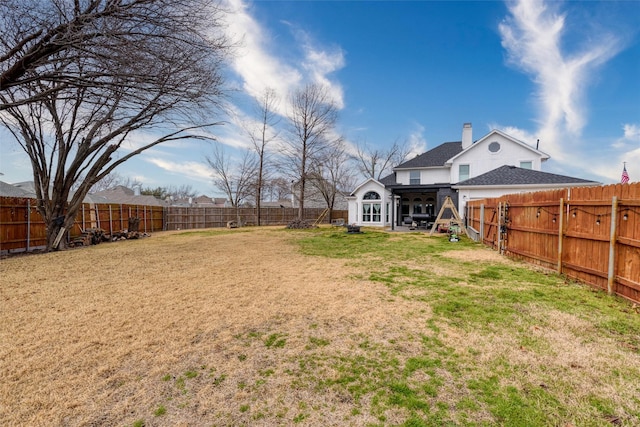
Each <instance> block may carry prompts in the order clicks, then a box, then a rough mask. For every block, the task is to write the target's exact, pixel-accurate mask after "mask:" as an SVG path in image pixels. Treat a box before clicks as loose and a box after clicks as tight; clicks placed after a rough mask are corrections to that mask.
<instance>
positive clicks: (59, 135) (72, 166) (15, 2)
mask: <svg viewBox="0 0 640 427" xmlns="http://www.w3.org/2000/svg"><path fill="white" fill-rule="evenodd" d="M222 17H223V11H222V9H220V8H219V7H218V6H216V4H214V3H212V2H210V1H209V0H119V1H112V0H73V1H72V0H3V1H2V2H0V40H1V41H0V122H1V123H2V124H4V126H6V127H7V128H8V129H9V131H10V132H11V133H12V134H13V136H14V137H15V139H16V140H17V141H18V143H19V145H20V146H21V147H22V149H23V150H24V151H25V153H26V154H27V155H28V157H29V159H30V161H31V166H32V169H33V177H34V183H35V188H36V195H37V198H38V210H39V212H40V213H41V214H42V216H43V218H44V221H45V223H46V224H47V249H49V250H51V249H52V248H54V246H57V243H58V242H59V241H60V238H61V237H62V235H63V233H64V231H65V230H68V229H70V228H71V226H72V225H73V222H74V218H75V215H76V213H77V211H78V209H79V208H80V206H81V204H82V200H83V198H84V196H85V195H86V193H87V192H88V191H89V190H90V189H91V187H92V186H93V185H94V184H95V183H96V182H98V181H100V180H101V179H103V178H104V177H106V176H107V175H108V174H109V173H111V172H112V171H113V170H114V169H115V168H116V166H118V165H120V164H122V163H123V162H125V161H127V160H129V159H130V158H131V157H133V156H135V155H137V154H139V153H141V152H143V151H144V150H146V149H148V148H151V147H153V146H156V145H158V144H161V143H164V142H166V141H172V140H179V139H184V138H194V137H195V138H203V137H202V136H193V135H190V134H189V133H190V131H191V130H193V129H196V128H202V127H204V126H209V125H212V124H214V123H210V122H209V120H208V119H207V115H208V112H211V111H213V110H212V108H213V107H215V106H218V105H219V100H220V97H221V96H222V78H221V67H222V65H223V63H224V59H225V57H226V55H227V53H228V50H229V47H230V46H229V43H228V41H227V40H226V39H225V38H224V37H223V36H221V35H220V34H221V32H220V31H216V29H220V28H221V27H222V21H221V19H222ZM143 129H153V132H154V134H155V135H156V136H155V139H153V140H152V141H151V142H144V143H142V144H140V145H137V146H136V148H134V149H131V150H129V151H125V150H124V149H123V148H124V147H126V146H124V147H123V144H124V143H125V142H127V141H131V140H134V139H135V132H136V131H139V130H143ZM138 142H139V141H138ZM74 185H75V186H76V187H77V190H76V191H75V192H74V193H72V192H71V189H72V187H73V186H74Z"/></svg>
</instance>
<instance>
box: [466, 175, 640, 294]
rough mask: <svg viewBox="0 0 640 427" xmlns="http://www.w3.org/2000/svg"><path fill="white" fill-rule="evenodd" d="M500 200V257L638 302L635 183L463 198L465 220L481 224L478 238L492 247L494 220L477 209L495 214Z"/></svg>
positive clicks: (639, 223) (639, 225) (639, 195)
mask: <svg viewBox="0 0 640 427" xmlns="http://www.w3.org/2000/svg"><path fill="white" fill-rule="evenodd" d="M502 203H506V204H508V206H509V216H508V217H509V220H508V222H507V224H506V232H507V235H506V238H505V239H504V246H505V254H506V255H508V256H512V257H517V258H521V259H523V260H525V261H527V262H531V263H534V264H537V265H541V266H543V267H546V268H550V269H554V270H556V271H558V272H559V273H562V274H565V275H567V276H569V277H571V278H574V279H578V280H580V281H583V282H585V283H588V284H590V285H592V286H594V287H597V288H600V289H603V290H606V291H607V292H610V293H615V294H617V295H620V296H622V297H624V298H627V299H629V300H632V301H636V302H640V183H632V184H614V185H608V186H599V187H573V188H570V189H562V190H552V191H543V192H536V193H522V194H510V195H505V196H502V197H498V198H491V199H484V200H472V201H470V202H468V204H467V205H468V206H469V209H468V210H467V212H469V214H470V215H471V217H470V218H468V219H467V223H468V224H480V225H479V226H480V227H482V225H484V224H486V225H487V226H488V227H487V228H488V231H486V232H485V233H483V234H482V235H481V236H482V241H483V242H484V244H486V245H488V246H492V247H494V248H495V246H496V245H495V241H496V239H495V237H496V236H495V234H493V230H492V228H493V227H494V225H495V223H494V219H493V218H492V219H485V218H483V217H482V216H481V215H480V213H481V212H482V211H483V209H493V212H494V214H493V216H494V217H495V208H493V206H500V205H501V204H502ZM477 208H480V209H477ZM487 216H488V217H491V216H492V215H491V214H488V215H487ZM498 248H499V247H498Z"/></svg>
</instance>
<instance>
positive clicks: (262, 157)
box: [245, 88, 280, 225]
mask: <svg viewBox="0 0 640 427" xmlns="http://www.w3.org/2000/svg"><path fill="white" fill-rule="evenodd" d="M277 106H278V98H277V96H276V92H275V90H273V89H271V88H267V89H265V91H264V93H263V94H262V96H261V97H260V99H259V100H258V102H257V103H256V106H255V114H256V117H257V118H258V121H257V122H254V123H253V124H249V125H247V126H245V128H246V130H247V134H248V135H249V138H250V139H251V143H252V144H253V149H254V150H255V152H256V155H257V162H258V165H257V171H256V176H255V178H256V182H255V199H256V208H257V212H258V214H257V224H258V225H260V216H261V214H260V203H261V201H262V197H263V196H262V190H263V188H264V181H265V177H266V175H267V170H266V168H267V165H268V163H267V162H268V151H267V145H268V144H269V143H270V142H272V141H274V140H275V139H276V138H277V137H278V132H277V131H276V130H275V126H276V125H277V124H278V122H279V121H280V119H279V117H278V115H277V114H276V112H275V111H276V108H277Z"/></svg>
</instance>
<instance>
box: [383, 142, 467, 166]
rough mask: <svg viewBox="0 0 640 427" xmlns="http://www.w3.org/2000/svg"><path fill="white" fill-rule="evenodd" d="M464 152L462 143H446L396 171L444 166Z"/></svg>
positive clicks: (409, 161)
mask: <svg viewBox="0 0 640 427" xmlns="http://www.w3.org/2000/svg"><path fill="white" fill-rule="evenodd" d="M461 151H462V142H445V143H443V144H440V145H438V146H437V147H435V148H432V149H431V150H429V151H427V152H425V153H422V154H420V155H419V156H416V157H414V158H413V159H411V160H407V161H406V162H404V163H401V164H399V165H398V166H396V167H395V168H394V169H409V168H427V167H437V166H444V164H445V163H446V162H447V160H449V159H450V158H452V157H453V156H455V155H456V154H458V153H460V152H461Z"/></svg>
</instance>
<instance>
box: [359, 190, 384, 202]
mask: <svg viewBox="0 0 640 427" xmlns="http://www.w3.org/2000/svg"><path fill="white" fill-rule="evenodd" d="M362 200H380V195H379V194H378V193H376V192H375V191H369V192H368V193H366V194H365V195H364V197H362Z"/></svg>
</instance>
